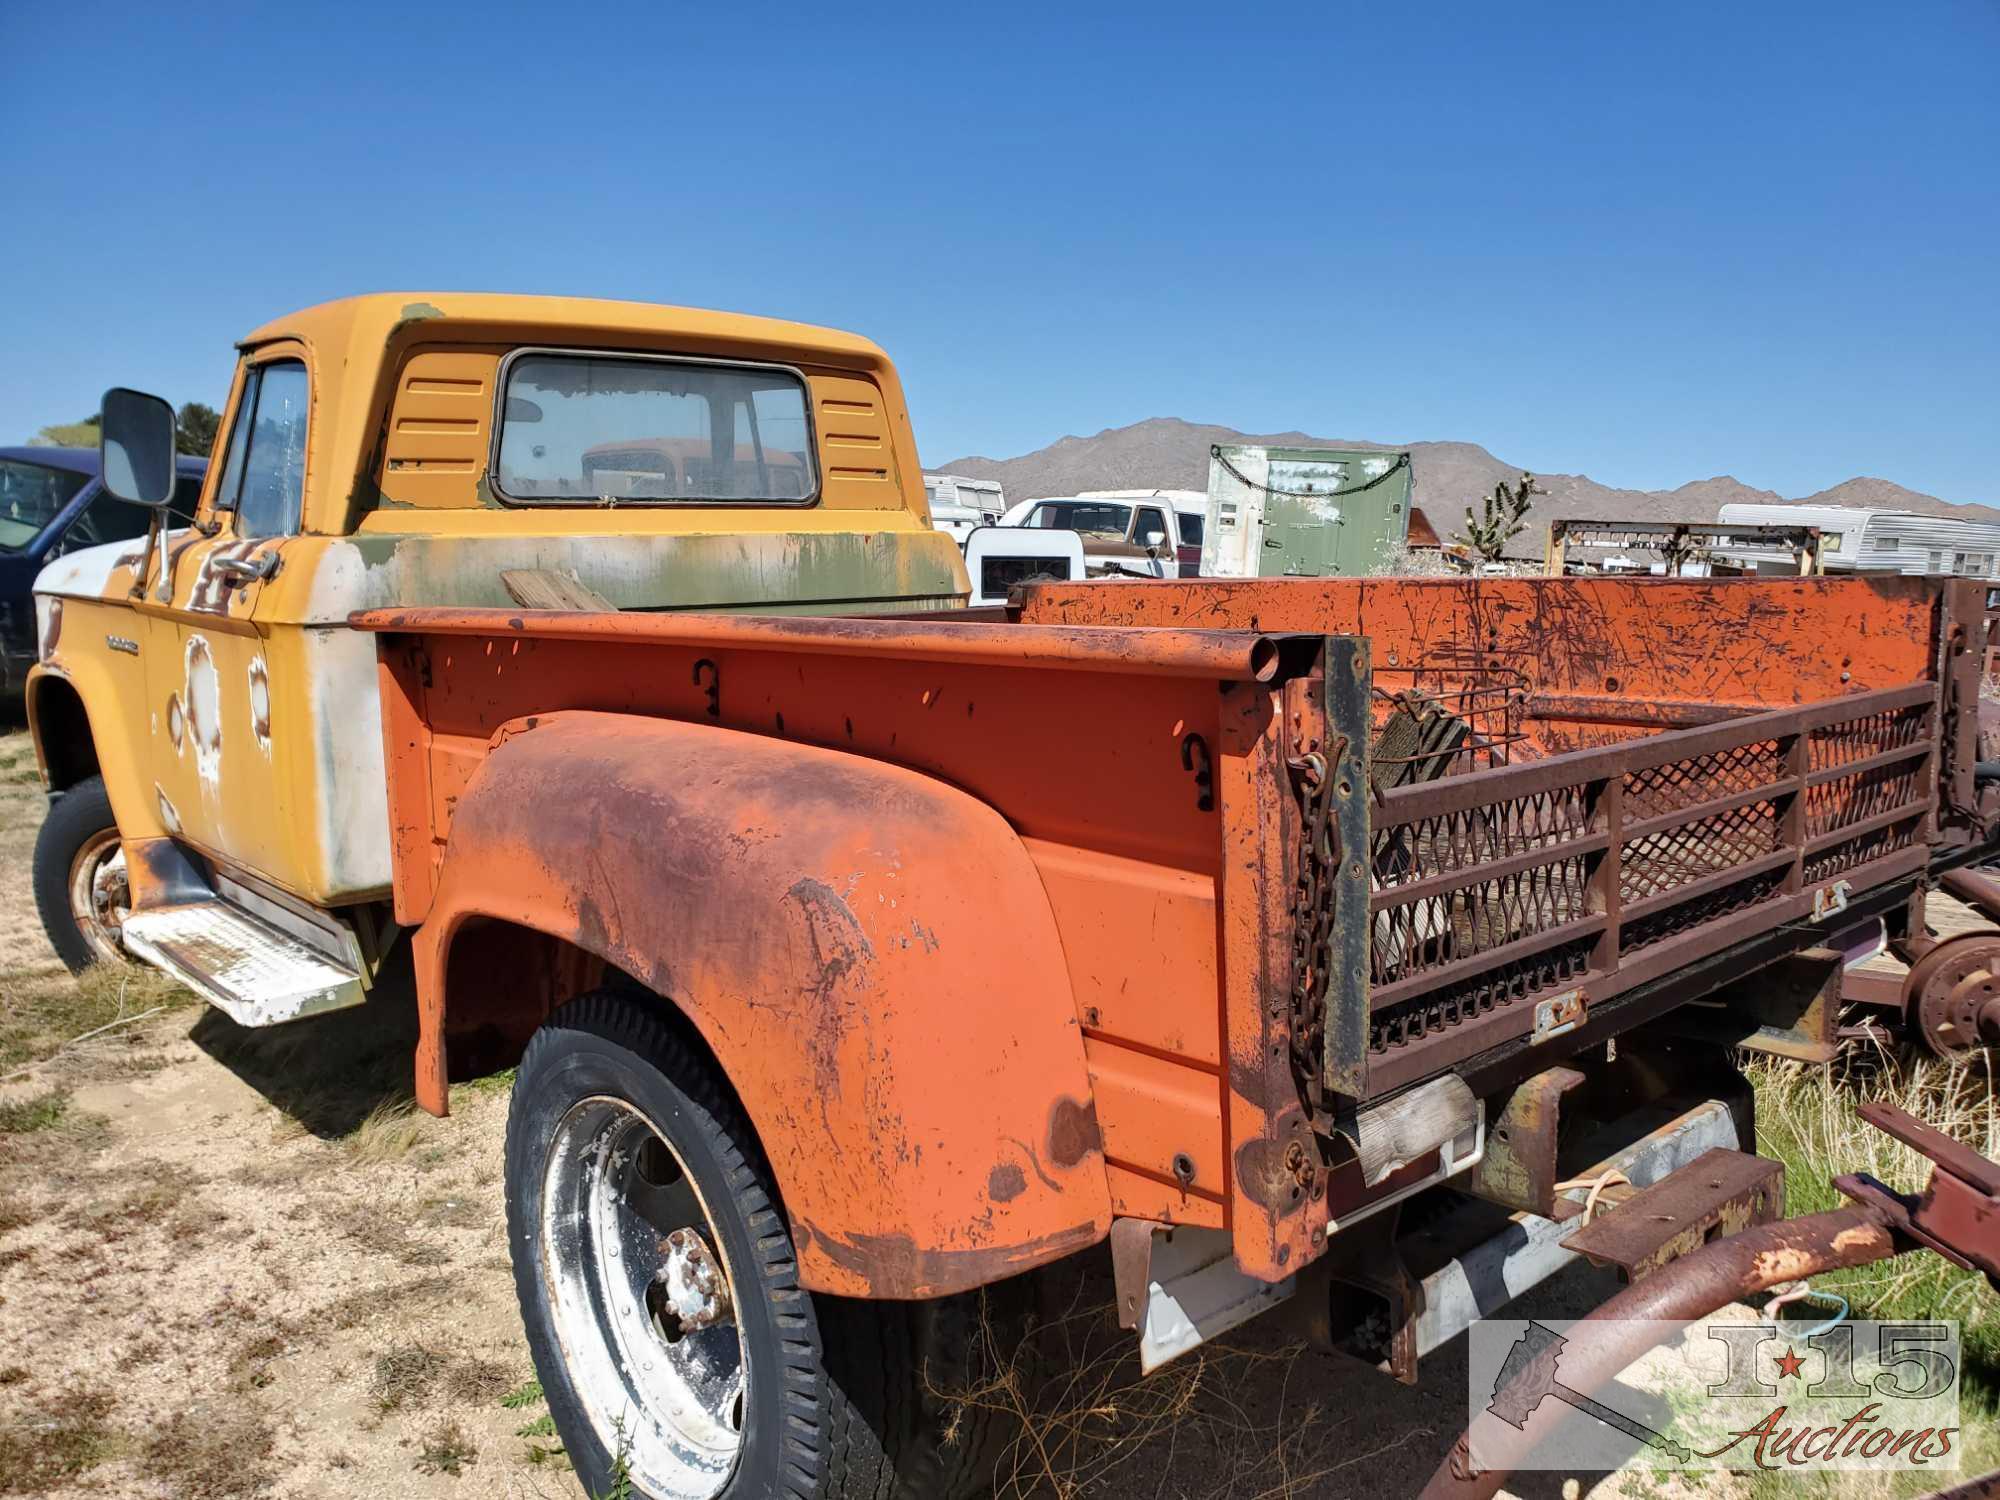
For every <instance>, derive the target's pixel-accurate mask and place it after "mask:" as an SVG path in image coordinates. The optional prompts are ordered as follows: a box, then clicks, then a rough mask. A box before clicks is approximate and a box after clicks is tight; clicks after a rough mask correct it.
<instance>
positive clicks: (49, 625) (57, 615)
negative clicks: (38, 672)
mask: <svg viewBox="0 0 2000 1500" xmlns="http://www.w3.org/2000/svg"><path fill="white" fill-rule="evenodd" d="M62 615H63V611H62V600H60V599H51V600H50V601H49V618H48V621H47V622H46V623H45V624H44V625H43V626H42V660H43V661H47V660H48V659H49V658H50V657H51V656H54V655H55V652H56V642H58V641H60V640H61V639H62Z"/></svg>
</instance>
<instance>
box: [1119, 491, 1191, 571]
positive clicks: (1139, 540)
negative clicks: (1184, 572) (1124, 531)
mask: <svg viewBox="0 0 2000 1500" xmlns="http://www.w3.org/2000/svg"><path fill="white" fill-rule="evenodd" d="M1131 542H1132V545H1133V546H1135V547H1137V548H1139V549H1140V551H1141V552H1142V553H1143V554H1144V556H1143V559H1142V560H1139V559H1135V563H1134V566H1135V568H1136V569H1138V570H1139V571H1142V572H1144V573H1146V574H1148V575H1150V576H1151V577H1154V578H1173V577H1176V576H1177V575H1178V574H1179V572H1180V561H1179V558H1178V557H1177V556H1176V554H1175V552H1174V533H1173V530H1172V528H1171V527H1170V526H1169V525H1168V524H1167V516H1166V512H1165V511H1163V510H1161V509H1160V508H1159V507H1158V506H1154V505H1142V506H1139V507H1138V508H1137V509H1136V510H1135V511H1134V512H1133V514H1132V533H1131Z"/></svg>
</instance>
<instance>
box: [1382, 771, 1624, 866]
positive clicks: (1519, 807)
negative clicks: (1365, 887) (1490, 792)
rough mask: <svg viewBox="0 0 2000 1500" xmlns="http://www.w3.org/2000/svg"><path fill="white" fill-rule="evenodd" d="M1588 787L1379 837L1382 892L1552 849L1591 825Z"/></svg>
mask: <svg viewBox="0 0 2000 1500" xmlns="http://www.w3.org/2000/svg"><path fill="white" fill-rule="evenodd" d="M1588 790H1589V789H1588V788H1587V787H1582V786H1566V787H1557V788H1555V789H1554V790H1553V791H1544V792H1532V793H1529V794H1528V795H1526V796H1522V797H1513V798H1509V799H1508V800H1507V801H1504V802H1495V803H1491V804H1489V805H1488V806H1485V807H1472V808H1467V809H1465V810H1463V811H1461V812H1448V813H1439V814H1437V815H1435V816H1433V817H1428V818H1419V819H1417V820H1416V821H1415V822H1414V823H1410V824H1407V825H1406V826H1404V827H1401V828H1392V829H1389V830H1388V831H1387V832H1384V833H1380V834H1377V835H1376V836H1375V856H1374V868H1375V885H1376V887H1377V888H1378V889H1381V888H1384V887H1388V886H1393V885H1400V884H1402V883H1403V882H1405V881H1410V880H1418V879H1422V878H1424V877H1425V876H1430V875H1445V874H1450V873H1452V872H1453V871H1457V870H1470V869H1474V868H1477V867H1478V866H1480V865H1489V864H1492V863H1493V862H1494V861H1496V860H1501V859H1506V858H1508V857H1509V856H1511V855H1515V854H1525V853H1528V852H1529V851H1530V850H1535V849H1547V848H1551V847H1552V846H1554V845H1557V844H1560V843H1562V842H1563V841H1564V840H1565V839H1572V838H1576V837H1578V836H1579V835H1581V834H1582V833H1583V832H1584V831H1585V830H1586V829H1587V828H1588V827H1589V826H1590V805H1589V799H1588Z"/></svg>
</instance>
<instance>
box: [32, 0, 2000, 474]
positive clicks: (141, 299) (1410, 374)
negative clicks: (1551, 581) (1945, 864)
mask: <svg viewBox="0 0 2000 1500" xmlns="http://www.w3.org/2000/svg"><path fill="white" fill-rule="evenodd" d="M0 56H5V57H6V58H7V59H8V62H9V66H8V68H7V75H8V77H7V85H6V87H5V89H4V90H0V162H4V163H5V167H6V171H7V175H8V176H9V178H10V179H11V181H12V183H13V185H14V191H13V193H12V194H10V196H9V200H8V201H9V210H8V212H9V218H10V220H11V222H10V223H9V225H8V232H7V233H6V234H5V236H4V237H0V288H4V290H5V298H6V304H5V305H6V330H5V334H4V337H0V351H4V352H3V353H0V441H20V440H22V439H24V438H25V437H27V436H28V435H29V434H30V433H31V432H33V431H34V429H35V428H37V427H39V426H41V425H42V424H43V423H46V422H55V421H69V420H75V419H76V418H78V417H81V416H83V415H86V414H87V413H88V412H89V411H91V410H92V409H93V408H94V406H95V402H96V397H97V395H98V393H99V392H100V391H101V390H102V389H103V388H104V387H105V386H106V385H109V384H112V383H114V382H118V383H129V384H136V385H140V386H142V387H146V388H150V389H154V390H158V391H160V392H161V393H162V394H164V395H166V396H168V397H169V398H170V399H172V400H174V401H175V402H181V401H186V400H190V399H195V400H205V401H208V402H210V403H211V404H215V405H219V404H220V402H221V398H222V396H223V393H224V390H225V387H226V383H227V380H228V376H229V370H230V365H231V359H232V354H231V348H230V345H231V343H232V341H233V340H234V339H235V338H237V337H238V336H240V335H241V334H242V333H244V332H246V331H247V330H249V329H250V328H252V327H254V326H255V325H257V324H258V323H261V322H263V321H264V320H266V319H267V318H269V317H271V316H274V315H276V314H278V313H281V312H284V311H287V310H289V309H291V308H293V307H296V306H301V305H304V304H307V303H311V302H317V301H321V300H324V299H326V298H330V297H335V296H339V295H342V294H345V293H348V292H355V291H368V290H379V289H424V290H432V289H458V288H479V289H492V290H507V291H533V292H563V293H572V294H581V295H596V296H610V297H635V298H643V299H648V300H655V301H664V302H683V303H691V304H695V305H701V306H716V307H727V308H735V309H740V310H744V311H750V312H760V313H770V314H776V315H780V316H786V317H795V318H801V319H805V320H808V321H812V322H821V323H830V324H834V325H837V326H841V327H847V328H852V329H856V330H858V331H861V332H864V333H867V334H869V335H870V336H872V337H874V338H876V339H877V340H879V341H880V342H881V343H883V344H884V345H885V346H887V348H888V349H889V351H890V352H891V353H892V354H893V355H894V356H895V357H896V359H897V361H898V363H899V364H900V365H901V367H902V370H903V374H904V378H905V381H906V383H907V385H908V388H909V391H910V396H911V404H912V413H913V416H914V418H915V422H916V429H917V439H918V443H919V446H920V448H921V450H922V452H923V454H924V456H925V458H926V460H927V461H928V462H930V463H933V464H936V463H939V462H941V461H943V460H946V459H949V458H953V457H957V456H959V455H961V454H964V453H967V452H979V453H984V454H988V455H991V456H995V457H1006V456H1011V455H1013V454H1017V453H1021V452H1025V451H1028V450H1030V449H1033V448H1036V447H1039V446H1041V445H1042V444H1044V443H1047V442H1050V441H1052V440H1054V439H1055V438H1057V437H1060V436H1062V435H1063V434H1065V433H1084V434H1088V433H1093V432H1096V431H1098V430H1099V429H1101V428H1104V427H1108V426H1116V425H1120V424H1123V423H1126V422H1131V421H1136V420H1138V419H1140V418H1143V417H1148V416H1159V415H1171V416H1183V417H1187V418H1189V419H1191V420H1197V421H1202V420H1206V421H1217V422H1225V423H1229V424H1231V425H1234V426H1238V427H1243V428H1247V429H1252V430H1280V429H1285V428H1291V427H1299V428H1304V429H1306V430H1308V431H1311V432H1315V433H1318V434H1322V435H1325V436H1333V437H1361V438H1370V439H1379V440H1382V441H1408V440H1414V439H1422V438H1454V439H1464V440H1470V441H1473V442H1478V443H1483V444H1485V445H1486V446H1487V447H1488V448H1490V449H1492V450H1493V451H1494V452H1495V453H1496V454H1498V455H1500V456H1501V457H1502V458H1504V459H1508V460H1511V461H1513V462H1516V463H1520V464H1524V465H1528V466H1530V467H1533V468H1536V469H1539V470H1544V471H1551V472H1553V471H1571V470H1576V471H1582V472H1586V473H1589V474H1590V475H1591V476H1592V477H1594V478H1596V479H1598V480H1600V481H1603V482H1606V483H1611V484H1618V485H1629V486H1638V487H1646V488H1657V487H1666V486H1672V485H1676V484H1680V483H1683V482H1685V481H1687V480H1691V479H1697V478H1704V477H1707V476H1709V475H1712V474H1717V473H1723V472H1729V473H1734V474H1735V475H1736V476H1737V477H1738V478H1740V479H1743V480H1745V481H1746V482H1749V483H1751V484H1755V485H1759V486H1764V487H1768V488H1773V489H1777V490H1780V491H1782V492H1784V493H1787V494H1803V493H1806V492H1809V491H1812V490H1816V489H1819V488H1822V487H1824V486H1826V485H1829V484H1833V483H1835V482H1837V481H1839V480H1841V479H1844V478H1847V477H1849V476H1850V475H1854V474H1878V475H1882V476H1884V477H1888V478H1893V479H1896V480H1898V481H1900V482H1902V483H1905V484H1909V485H1911V486H1913V487H1915V488H1917V489H1921V490H1926V491H1929V492H1932V493H1935V494H1939V495H1942V496H1944V497H1945V498H1947V499H1953V500H1968V501H1969V500H1980V501H1989V502H2000V285H1996V273H2000V4H1996V3H1995V0H1913V3H1911V4H1908V5H1901V6H1889V5H1882V4H1880V3H1879V0H1877V3H1870V4H1850V3H1845V0H1833V3H1822V4H1812V5H1805V4H1800V5H1792V4H1784V3H1776V0H1771V3H1764V0H1760V3H1757V4H1752V5H1745V4H1742V3H1740V0H1738V3H1732V4H1715V5H1710V4H1705V3H1698V0H1690V3H1684V4H1678V5H1654V6H1643V7H1642V6H1635V5H1604V4H1601V3H1598V4H1590V5H1574V6H1570V5H1557V4H1548V5H1511V6H1498V5H1479V6H1474V5H1453V4H1426V5H1370V6H1365V7H1364V6H1358V5H1341V4H1320V5H1302V6H1297V7H1282V6H1272V7H1259V6H1255V5H1236V6H1229V7H1216V6H1213V5H1204V6H1198V7H1196V6H1190V7H1185V8H1181V7H1175V6H1171V5H1146V6H1133V7H1129V8H1128V7H1108V6H1089V5H1068V6H1051V7H1047V8H1041V7H1038V6H1036V5H1032V4H1029V5H1016V6H1007V7H943V6H926V7H921V8H910V9H907V10H905V9H897V8H889V7H874V6H868V5H856V6H846V7H829V6H817V5H816V6H800V7H793V6H789V5H783V4H764V5H742V4H708V5H698V6H686V5H677V4H650V5H635V6H631V7H629V8H623V9H621V8H620V7H618V6H615V5H578V6H573V7H567V8H564V7H556V8H551V7H548V6H546V5H538V6H533V7H522V8H519V9H510V8H509V7H507V6H504V5H486V6H481V7H478V8H477V9H476V10H474V9H470V8H468V9H466V10H464V11H463V12H462V13H461V12H459V11H458V10H457V8H454V7H445V6H439V7H419V6H412V5H407V4H404V5H397V6H376V5H372V4H369V3H365V0H364V3H353V4H348V5H343V6H340V7H306V6H284V7H279V6H268V5H266V6H243V7H241V8H235V9H232V8H231V7H228V6H225V5H213V6H197V7H194V8H192V9H189V8H186V7H179V8H175V7H164V8H163V7H159V6H147V7H130V8H121V7H93V6H90V5H87V4H86V5H82V6H66V7H60V8H58V7H56V6H53V5H48V4H31V3H24V0H0Z"/></svg>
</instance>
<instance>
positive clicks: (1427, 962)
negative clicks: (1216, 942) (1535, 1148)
mask: <svg viewBox="0 0 2000 1500" xmlns="http://www.w3.org/2000/svg"><path fill="white" fill-rule="evenodd" d="M1937 751H1938V704H1937V689H1936V687H1935V685H1934V684H1930V683H1913V684H1910V685H1908V686H1905V687H1896V688H1887V689H1883V690H1880V691H1875V692H1868V693H1858V694H1854V695H1852V696H1850V697H1845V698H1837V699H1831V700H1827V701H1823V702H1819V703H1813V704H1807V705H1804V706H1802V707H1798V708H1786V709H1777V710H1773V711H1769V712H1765V713H1758V714H1751V715H1746V716H1743V717H1740V718H1736V719H1734V720H1731V721H1730V722H1727V723H1724V724H1718V725H1713V726H1706V727H1701V728H1693V729H1682V730H1674V731H1669V732H1666V733H1662V734H1657V735H1653V736H1651V737H1649V738H1645V739H1638V740H1631V741H1626V742H1622V743H1618V744H1614V745H1608V746H1604V747H1601V748H1597V749H1589V750H1578V751H1573V752H1570V753H1568V754H1563V755H1557V756H1553V757H1550V758H1548V759H1545V760H1540V761H1534V762H1529V763H1526V764H1517V765H1511V766H1495V767H1491V768H1489V769H1485V770H1482V771H1480V772H1479V773H1478V774H1476V775H1469V776H1448V777H1445V778H1443V779H1441V780H1435V781H1429V782H1422V783H1417V784H1413V785H1407V786H1400V787H1394V788H1391V789H1389V790H1387V791H1384V792H1381V793H1379V794H1378V795H1377V797H1376V799H1375V805H1374V808H1373V816H1372V828H1371V852H1372V871H1371V873H1372V893H1371V895H1370V899H1369V917H1368V921H1369V943H1368V948H1369V984H1370V989H1371V996H1370V1005H1369V1029H1368V1048H1369V1058H1368V1090H1369V1092H1370V1093H1371V1094H1373V1093H1378V1092H1381V1091H1384V1090H1388V1089H1393V1088H1396V1087H1400V1086H1401V1085H1403V1084H1406V1083H1408V1082H1411V1081H1414V1080H1415V1079H1416V1078H1418V1077H1420V1076H1424V1075H1427V1074H1429V1073H1431V1072H1434V1071H1435V1070H1436V1069H1437V1068H1439V1067H1440V1066H1448V1065H1450V1064H1451V1063H1454V1062H1457V1061H1460V1060H1463V1059H1464V1058H1466V1057H1469V1056H1471V1055H1472V1054H1474V1053H1476V1052H1480V1051H1483V1050H1485V1049H1486V1048H1489V1047H1492V1046H1494V1045H1496V1044H1498V1043H1500V1042H1503V1041H1508V1040H1511V1039H1513V1038H1515V1037H1518V1036H1523V1035H1528V1034H1530V1033H1532V1032H1537V1031H1540V1032H1541V1033H1543V1034H1555V1033H1557V1032H1559V1031H1567V1030H1569V1029H1572V1027H1573V1025H1574V1023H1575V1021H1576V1020H1577V1019H1579V1018H1580V1016H1581V1013H1582V1010H1583V1008H1586V1007H1588V1006H1589V1005H1593V1004H1596V1003H1598V1002H1600V1001H1602V1000H1605V999H1608V998H1609V997H1611V996H1613V995H1616V994H1618V993H1620V992H1621V991H1624V990H1628V989H1631V988H1632V987H1634V986H1636V985H1639V984H1642V983H1645V982H1647V981H1649V980H1652V979H1656V978H1659V977H1660V976H1662V975H1665V974H1668V973H1670V972H1672V971H1674V970H1675V969H1678V968H1680V967H1682V966H1684V965H1686V964H1688V963H1690V962H1692V961H1694V960H1697V959H1699V958H1702V957H1705V956H1707V955H1709V954H1712V953H1716V952H1718V951H1720V950H1722V949H1724V948H1726V947H1728V946H1729V945H1730V944H1732V943H1734V942H1736V941H1738V940H1740V939H1742V938H1744V937H1747V936H1750V935H1753V934H1755V933H1757V932H1759V931H1763V930H1766V929H1768V928H1770V927H1772V926H1774V925H1777V924H1780V923H1785V922H1792V921H1797V920H1800V919H1806V918H1811V917H1813V916H1815V915H1827V914H1830V913H1831V911H1833V910H1837V909H1839V907H1840V906H1841V905H1843V904H1844V899H1845V896H1846V888H1847V887H1851V888H1853V889H1856V890H1858V889H1860V888H1863V887H1865V886H1870V885H1875V884H1879V883H1882V882H1885V881H1889V880H1892V879H1895V878H1896V877H1898V876H1901V875H1905V874H1908V873H1909V872H1911V871H1914V870H1918V869H1921V868H1922V867H1923V866H1924V865H1925V863H1926V862H1927V860H1928V858H1929V848H1928V845H1929V842H1930V838H1931V834H1932V822H1933V819H1934V792H1933V783H1934V778H1935V774H1936V757H1937ZM1572 991H1574V992H1575V995H1574V997H1573V998H1572V996H1571V994H1570V992H1572ZM1552 997H1553V998H1552ZM1530 1000H1534V1001H1536V1002H1537V1003H1534V1004H1529V1003H1526V1002H1529V1001H1530ZM1578 1002H1580V1004H1579V1003H1578ZM1418 1042H1422V1043H1423V1045H1421V1046H1418V1045H1415V1044H1416V1043H1418Z"/></svg>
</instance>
